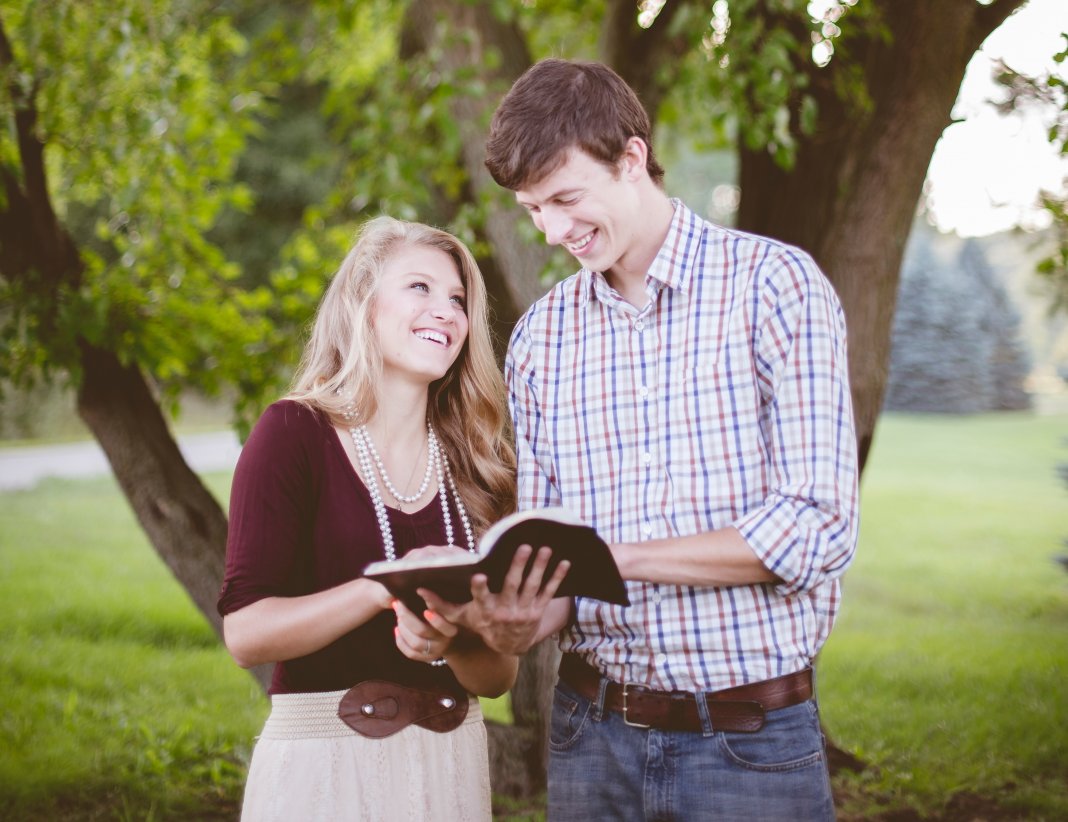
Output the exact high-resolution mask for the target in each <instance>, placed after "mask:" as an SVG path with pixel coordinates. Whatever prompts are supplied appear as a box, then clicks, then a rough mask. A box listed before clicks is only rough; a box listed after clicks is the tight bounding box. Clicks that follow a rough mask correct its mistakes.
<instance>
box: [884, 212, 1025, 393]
mask: <svg viewBox="0 0 1068 822" xmlns="http://www.w3.org/2000/svg"><path fill="white" fill-rule="evenodd" d="M1029 370H1030V358H1029V356H1028V354H1027V351H1026V350H1025V349H1024V347H1023V344H1022V342H1021V339H1020V315H1019V313H1018V312H1017V311H1016V309H1015V308H1014V307H1013V305H1012V303H1011V302H1010V300H1009V296H1008V294H1007V293H1006V291H1005V288H1004V286H1003V285H1002V284H1001V282H1000V281H998V279H997V277H996V275H995V273H994V271H993V269H992V268H991V267H990V264H989V263H988V262H987V261H986V257H985V256H984V254H983V251H982V249H981V248H980V247H979V244H978V243H977V242H976V241H975V240H967V241H965V242H964V243H959V242H957V241H955V239H953V238H943V237H940V236H938V235H937V234H936V233H935V232H934V231H933V230H932V229H930V228H928V227H927V226H924V225H922V224H918V225H917V226H916V227H915V228H914V229H913V230H912V234H911V236H910V237H909V243H908V247H907V249H906V252H905V262H904V265H903V268H902V274H901V287H900V290H899V292H898V305H897V311H896V312H895V315H894V326H893V338H892V346H891V357H890V378H889V382H888V386H887V392H886V401H885V408H886V409H887V410H891V411H921V412H940V413H954V414H969V413H975V412H979V411H1016V410H1022V409H1025V408H1030V406H1031V402H1030V397H1029V395H1028V394H1027V392H1026V391H1025V390H1024V387H1023V383H1024V379H1025V378H1026V377H1027V374H1028V371H1029Z"/></svg>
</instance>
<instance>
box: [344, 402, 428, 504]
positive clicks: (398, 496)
mask: <svg viewBox="0 0 1068 822" xmlns="http://www.w3.org/2000/svg"><path fill="white" fill-rule="evenodd" d="M354 430H357V431H359V433H360V437H361V438H362V439H363V443H364V445H365V446H366V447H367V451H368V452H369V453H370V455H371V459H372V460H374V463H375V468H377V469H378V475H379V476H380V477H382V484H383V485H385V486H386V490H387V491H389V493H390V496H392V497H393V499H395V500H396V501H397V502H399V503H402V504H408V505H410V504H411V503H413V502H415V501H416V500H417V499H420V498H421V497H422V496H423V494H425V493H426V489H427V487H428V486H429V485H430V477H431V474H433V472H434V461H433V460H432V459H430V455H429V454H428V455H427V458H426V473H424V474H423V481H422V482H421V483H420V484H419V490H418V491H416V492H415V493H414V494H410V495H408V494H402V493H401V492H400V491H398V490H397V487H396V486H395V485H394V484H393V481H392V480H391V479H390V478H389V474H387V473H386V466H385V465H383V464H382V458H381V457H380V456H378V449H377V448H375V444H374V442H372V440H371V435H370V434H369V433H368V432H367V426H366V425H361V426H360V427H359V428H358V429H354ZM426 431H427V435H426V436H427V443H428V445H429V442H430V437H431V435H432V434H433V431H431V429H430V423H429V421H428V422H427V424H426ZM355 436H356V435H355V434H353V437H355ZM420 453H422V452H421V451H420ZM412 470H413V471H414V470H415V469H412ZM409 481H410V480H409Z"/></svg>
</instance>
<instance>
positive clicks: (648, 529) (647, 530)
mask: <svg viewBox="0 0 1068 822" xmlns="http://www.w3.org/2000/svg"><path fill="white" fill-rule="evenodd" d="M652 533H653V526H652V524H651V523H648V522H647V523H645V525H643V526H642V534H644V535H645V536H647V537H648V536H652Z"/></svg>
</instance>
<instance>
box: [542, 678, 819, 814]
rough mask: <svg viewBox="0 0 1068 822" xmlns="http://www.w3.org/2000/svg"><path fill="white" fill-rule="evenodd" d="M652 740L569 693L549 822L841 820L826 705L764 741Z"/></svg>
mask: <svg viewBox="0 0 1068 822" xmlns="http://www.w3.org/2000/svg"><path fill="white" fill-rule="evenodd" d="M702 720H703V724H704V726H705V728H706V732H705V733H688V732H685V731H660V730H656V729H650V730H643V729H639V728H633V727H630V726H628V725H627V724H626V723H624V721H623V717H622V715H621V714H619V713H613V712H602V711H601V710H599V706H598V705H596V704H594V703H591V702H590V701H589V700H587V699H585V698H584V697H582V696H580V695H579V694H577V693H575V692H574V691H573V690H572V689H571V688H570V687H569V686H567V685H566V684H563V683H559V684H557V686H556V693H555V695H554V697H553V713H552V722H551V726H550V731H549V811H548V819H549V822H565V820H577V821H579V822H593V820H602V819H603V820H609V819H611V820H632V819H633V820H665V822H666V820H687V822H688V821H689V820H713V819H714V820H737V821H738V822H741V821H742V820H745V822H750V820H769V822H771V821H774V822H780V821H781V820H782V821H785V820H789V822H824V820H833V819H834V818H835V817H834V802H833V799H832V797H831V785H830V779H829V776H828V772H827V757H826V752H825V748H824V741H823V734H822V732H821V731H820V723H819V714H818V710H817V708H816V701H815V700H814V699H813V700H810V701H808V702H804V703H802V704H800V705H794V706H792V707H790V708H783V709H781V710H778V711H772V712H770V713H768V715H767V722H766V724H765V725H764V728H763V729H762V730H760V731H758V732H757V733H727V732H720V731H715V732H713V731H711V729H710V726H709V724H708V717H707V715H703V716H702Z"/></svg>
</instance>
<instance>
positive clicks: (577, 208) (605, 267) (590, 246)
mask: <svg viewBox="0 0 1068 822" xmlns="http://www.w3.org/2000/svg"><path fill="white" fill-rule="evenodd" d="M637 159H640V160H641V163H642V165H641V167H640V169H639V168H638V167H637V165H636V163H637ZM637 159H636V158H635V157H633V156H631V154H630V153H629V152H628V154H625V155H624V157H623V159H622V160H621V161H620V163H619V165H618V167H617V168H615V169H612V168H609V167H608V166H606V165H604V164H603V163H600V162H598V161H597V160H594V159H593V158H592V157H590V156H589V155H588V154H587V153H586V152H584V151H582V150H581V149H577V148H573V149H571V150H570V151H569V152H568V155H567V159H566V161H565V162H564V164H563V165H561V166H560V167H559V168H557V169H556V171H554V172H552V173H551V174H549V175H548V176H547V177H545V178H544V179H542V180H539V181H538V182H537V183H533V184H530V185H529V186H527V187H525V188H522V189H520V190H519V191H517V192H516V193H515V198H516V200H517V202H518V203H519V204H520V205H521V206H523V208H525V209H526V210H527V211H528V212H529V213H530V216H531V219H533V220H534V225H536V226H537V227H538V230H539V231H541V232H542V233H543V234H544V235H545V241H546V242H547V243H549V245H562V246H563V247H564V248H566V249H567V250H568V251H570V252H571V254H572V255H574V257H575V258H576V259H577V260H578V261H579V262H580V263H581V264H582V265H583V266H585V267H586V268H588V269H590V270H591V271H601V272H605V273H608V272H610V271H611V270H612V269H613V268H614V267H615V266H616V265H617V264H619V263H621V262H622V263H623V264H624V265H625V264H626V261H627V258H628V257H629V256H632V255H633V254H634V253H636V251H637V246H638V244H639V242H640V237H641V234H640V232H639V229H640V219H639V218H640V214H641V209H640V193H639V192H640V189H639V187H638V185H637V184H636V183H637V180H638V179H639V177H640V175H641V174H646V173H647V172H646V171H645V167H644V158H637Z"/></svg>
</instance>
